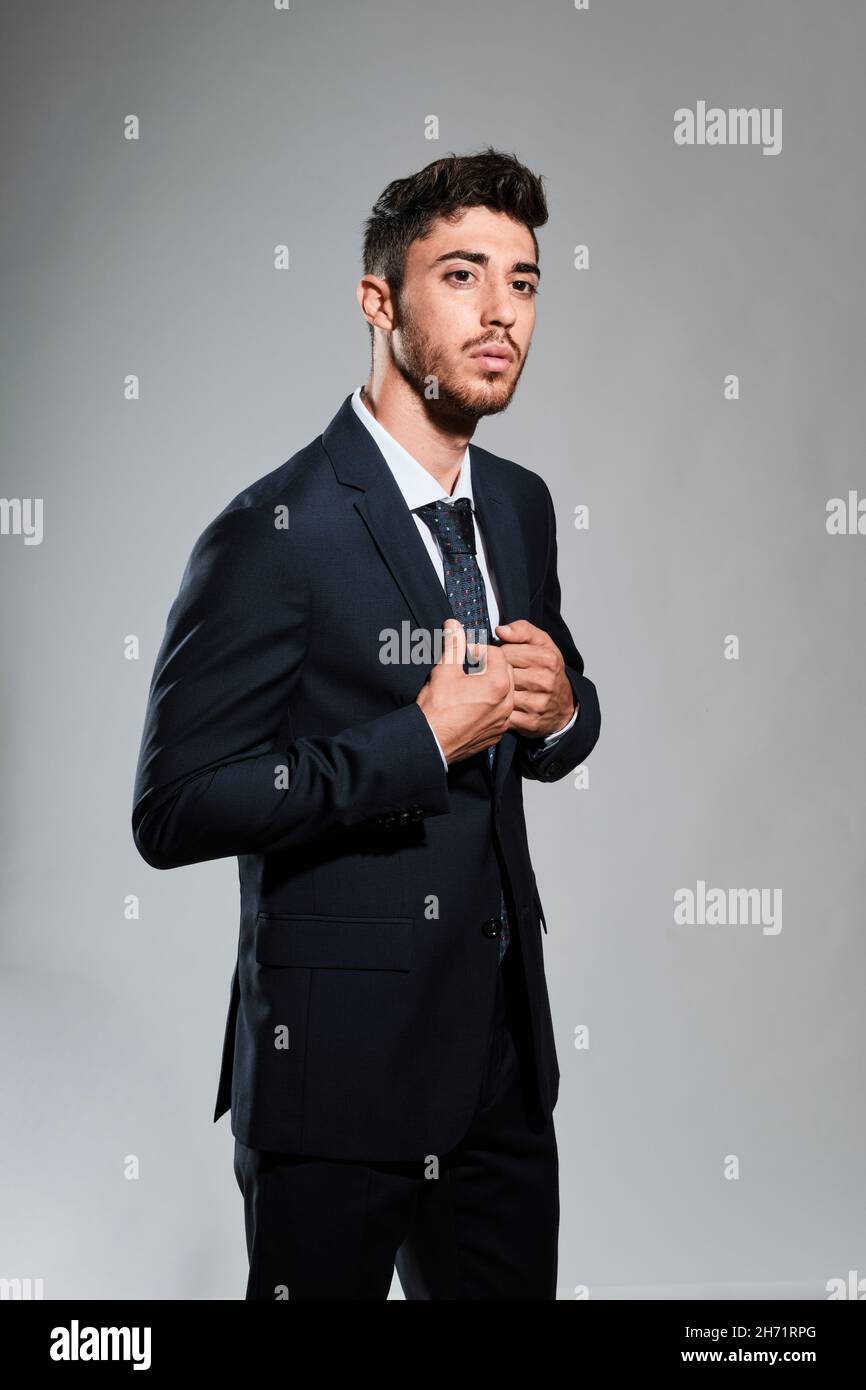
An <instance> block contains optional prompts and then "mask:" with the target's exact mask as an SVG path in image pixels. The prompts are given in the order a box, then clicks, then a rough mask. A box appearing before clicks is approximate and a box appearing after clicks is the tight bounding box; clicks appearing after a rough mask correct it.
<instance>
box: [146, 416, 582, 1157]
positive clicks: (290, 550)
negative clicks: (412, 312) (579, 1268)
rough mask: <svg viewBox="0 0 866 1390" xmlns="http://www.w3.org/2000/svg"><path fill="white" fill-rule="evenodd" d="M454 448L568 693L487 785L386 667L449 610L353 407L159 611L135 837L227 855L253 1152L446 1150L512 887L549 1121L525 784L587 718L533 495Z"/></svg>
mask: <svg viewBox="0 0 866 1390" xmlns="http://www.w3.org/2000/svg"><path fill="white" fill-rule="evenodd" d="M471 448H472V486H473V494H474V500H475V506H476V509H477V514H478V518H479V522H480V525H481V528H482V531H483V534H484V537H485V543H486V545H487V550H488V555H489V557H490V561H491V568H492V570H493V574H494V575H495V578H496V582H497V586H498V590H499V593H500V595H501V600H502V602H501V618H500V620H501V621H502V622H507V621H509V620H513V619H516V618H527V619H529V621H530V622H532V623H534V624H536V625H537V626H538V627H541V628H543V629H544V630H545V631H546V632H547V633H549V635H550V636H551V638H552V639H553V641H554V642H555V643H556V645H557V646H558V648H559V650H560V651H561V653H562V655H563V658H564V661H565V666H566V671H567V674H568V677H569V680H570V682H571V684H572V687H573V689H574V696H575V700H576V701H577V702H578V703H579V707H580V711H579V715H578V718H577V720H576V721H575V723H574V725H573V727H572V728H571V729H570V730H569V731H568V733H566V734H564V735H563V736H562V738H560V739H559V740H558V741H556V742H555V743H553V744H551V745H548V746H547V747H545V746H544V744H543V740H542V739H540V738H539V739H529V738H525V737H523V736H521V735H518V734H515V733H514V732H512V731H508V732H506V733H505V734H504V735H503V736H502V738H501V739H500V741H499V743H498V744H497V746H496V756H495V759H494V765H493V770H492V773H491V771H490V769H489V768H488V763H487V757H486V753H484V752H482V753H479V754H476V755H474V756H473V757H471V758H468V759H464V760H462V761H460V762H456V763H454V764H452V765H451V767H449V768H448V769H447V770H446V768H445V767H444V765H443V762H442V758H441V755H440V753H439V749H438V747H437V745H436V740H435V738H434V737H433V733H432V730H431V728H430V725H429V724H428V722H427V719H426V716H425V715H424V713H423V711H422V710H421V708H420V706H419V705H417V704H416V703H415V697H416V696H417V694H418V692H419V690H420V689H421V686H422V685H423V684H424V682H425V681H426V679H427V677H428V675H429V673H430V669H431V665H432V662H433V661H434V660H435V659H436V651H435V648H429V647H428V651H427V655H428V656H430V657H431V660H427V661H422V662H420V663H415V662H402V663H398V664H389V663H388V662H385V661H383V660H382V659H381V655H382V649H383V633H384V632H385V631H386V630H389V629H395V630H396V631H397V632H400V631H401V630H403V631H405V630H407V629H404V628H403V627H402V625H403V624H407V625H408V630H409V631H410V632H412V631H416V630H418V629H422V630H426V631H427V632H429V633H433V632H434V631H436V630H437V629H439V630H441V627H442V624H443V623H444V621H445V619H446V618H448V617H450V616H451V609H450V607H449V604H448V600H447V597H446V594H445V590H444V588H443V586H442V584H441V583H440V581H439V578H438V576H437V575H436V573H435V571H434V568H433V566H432V565H431V563H430V559H429V556H428V555H427V552H426V550H425V548H424V544H423V542H422V540H421V537H420V535H419V533H418V530H417V528H416V525H415V522H414V520H413V518H412V515H411V513H410V512H409V510H408V508H407V506H406V504H405V501H404V499H403V497H402V495H401V493H400V490H399V488H398V486H397V484H396V482H395V480H394V478H393V476H392V474H391V472H390V469H389V468H388V467H387V465H386V463H385V461H384V459H383V458H382V456H381V454H380V452H379V450H378V448H377V447H376V444H375V441H374V440H373V438H372V437H371V435H370V433H369V431H368V430H366V429H365V428H364V426H363V425H362V423H361V422H360V421H359V420H358V418H357V416H356V415H355V413H354V411H353V410H352V406H351V397H347V398H346V400H345V401H344V402H343V405H342V406H341V407H340V409H339V410H338V412H337V414H336V415H335V416H334V419H333V420H332V421H331V423H330V424H329V425H328V427H327V429H326V430H325V431H324V433H323V434H321V435H320V436H318V438H316V439H315V440H313V442H312V443H311V444H309V445H307V447H306V448H304V449H301V450H300V452H298V453H297V454H295V455H294V456H293V457H292V458H291V459H289V460H288V462H287V463H284V464H283V465H282V466H281V467H279V468H277V469H275V470H274V471H273V472H271V473H269V474H267V475H266V476H265V477H263V478H260V479H259V480H258V481H257V482H255V483H253V484H252V485H251V486H250V487H248V488H247V489H246V490H245V491H243V492H241V493H239V494H238V496H237V497H235V498H234V499H233V501H231V502H230V503H229V504H228V505H227V506H226V507H225V508H224V510H223V511H222V512H221V513H220V514H219V516H217V517H216V518H215V519H214V520H213V521H212V522H211V523H210V525H209V526H207V527H206V529H205V530H204V532H203V533H202V535H201V536H200V537H199V538H198V540H197V541H196V544H195V546H194V548H193V551H192V554H191V556H190V559H189V561H188V563H187V566H186V570H185V572H184V575H183V579H182V581H181V585H180V590H179V592H178V595H177V598H176V599H175V601H174V604H173V605H172V608H171V611H170V613H169V616H168V621H167V625H166V631H165V636H164V638H163V641H162V645H161V647H160V651H159V654H158V657H157V660H156V667H155V670H154V674H153V680H152V682H151V687H150V694H149V698H148V706H147V713H146V719H145V727H144V733H143V737H142V743H141V752H140V755H139V761H138V768H137V772H136V780H135V791H134V806H133V812H132V827H133V834H134V838H135V843H136V845H137V847H138V849H139V851H140V853H141V854H142V856H143V857H144V859H145V860H146V861H147V863H148V864H150V865H152V866H153V867H154V868H157V869H170V868H174V867H176V866H178V865H183V864H194V863H199V862H203V861H205V860H209V859H218V858H222V857H224V856H237V858H238V864H239V871H240V890H241V910H240V935H239V945H238V959H237V965H236V968H235V971H234V976H233V979H232V984H231V997H230V1004H229V1011H228V1020H227V1024H226V1030H225V1042H224V1048H223V1058H222V1069H221V1074H220V1079H219V1086H218V1094H217V1101H216V1107H215V1113H214V1119H215V1120H216V1119H219V1117H220V1115H222V1114H223V1113H224V1112H225V1111H226V1110H227V1109H229V1108H231V1127H232V1132H233V1134H234V1135H235V1136H236V1137H237V1138H239V1139H240V1140H241V1142H242V1143H244V1144H248V1145H251V1146H254V1147H257V1148H266V1149H276V1150H282V1151H284V1152H289V1153H295V1154H310V1155H318V1156H321V1157H331V1158H348V1159H357V1160H364V1159H369V1160H377V1159H381V1160H389V1159H393V1160H399V1159H418V1158H424V1157H425V1156H426V1155H428V1154H444V1153H446V1152H447V1151H448V1150H449V1149H450V1148H452V1147H453V1146H454V1145H455V1144H456V1143H457V1142H458V1141H459V1139H460V1138H461V1137H462V1135H463V1133H464V1132H465V1131H466V1129H467V1127H468V1125H469V1123H470V1121H471V1118H472V1116H473V1112H474V1109H475V1106H476V1104H477V1100H478V1094H479V1089H480V1086H481V1081H482V1071H483V1067H484V1061H485V1050H486V1044H487V1041H488V1037H489V1029H490V1025H491V1019H492V1010H493V1003H494V990H495V984H496V976H497V971H498V969H499V965H498V956H499V941H498V931H497V918H498V914H499V912H500V873H501V872H503V873H504V886H505V891H506V900H507V904H508V907H509V921H510V924H511V931H512V934H513V933H514V932H515V931H517V932H519V937H520V946H521V954H522V956H523V959H524V967H525V972H526V980H527V989H528V996H529V1005H530V1014H531V1024H532V1038H533V1043H534V1054H535V1065H536V1070H537V1081H538V1090H539V1096H540V1100H541V1105H542V1109H543V1111H544V1113H545V1114H549V1113H550V1111H551V1110H552V1109H553V1106H554V1104H555V1103H556V1099H557V1092H558V1085H559V1067H558V1064H557V1057H556V1048H555V1045H554V1037H553V1028H552V1023H551V1016H550V1005H549V1001H548V993H547V986H546V983H545V977H544V965H543V953H542V944H541V929H542V924H543V920H544V919H543V912H542V907H541V902H540V899H539V894H538V889H537V886H536V882H535V875H534V872H533V868H532V862H531V859H530V853H529V846H528V843H527V835H526V824H525V820H524V814H523V795H522V784H523V778H525V777H527V778H533V779H537V780H539V781H542V782H553V781H557V780H558V779H559V778H562V777H565V776H566V775H567V774H568V773H569V772H570V771H571V770H572V769H573V768H574V767H576V766H577V764H578V763H580V762H582V761H583V759H584V758H586V756H587V754H588V753H589V752H590V751H591V749H592V748H593V747H594V745H595V743H596V741H597V739H598V736H599V729H600V722H601V715H600V711H599V703H598V698H597V694H596V689H595V686H594V685H593V683H592V681H591V680H590V679H589V678H588V677H587V676H585V675H584V671H583V665H584V664H583V659H582V657H581V655H580V653H579V651H578V650H577V647H576V646H575V644H574V641H573V639H572V636H571V633H570V632H569V630H568V628H567V626H566V624H565V622H564V621H563V618H562V615H561V613H560V585H559V580H558V577H557V567H556V560H557V544H556V528H555V519H554V510H553V504H552V500H551V496H550V492H549V490H548V488H547V485H546V484H545V482H544V481H543V479H542V478H540V477H539V476H538V475H537V474H535V473H533V472H531V471H530V470H529V469H527V468H524V467H522V466H520V465H519V464H516V463H513V462H510V461H509V460H508V459H504V458H499V457H497V456H496V455H494V454H491V453H489V452H488V451H486V450H484V449H480V448H478V447H477V446H476V445H475V444H473V445H472V446H471ZM544 929H545V931H546V925H545V927H544Z"/></svg>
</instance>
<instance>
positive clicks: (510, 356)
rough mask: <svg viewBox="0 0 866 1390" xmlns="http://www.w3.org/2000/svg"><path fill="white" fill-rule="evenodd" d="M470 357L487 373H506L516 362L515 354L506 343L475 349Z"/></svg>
mask: <svg viewBox="0 0 866 1390" xmlns="http://www.w3.org/2000/svg"><path fill="white" fill-rule="evenodd" d="M470 356H471V357H473V358H474V359H475V361H476V362H479V363H480V364H481V366H482V367H483V368H484V370H485V371H487V372H504V371H505V369H506V367H508V366H510V364H511V363H512V362H513V361H514V353H513V352H512V351H511V348H510V347H506V346H505V344H504V343H485V344H484V345H483V347H479V348H475V349H474V351H473V352H471V353H470Z"/></svg>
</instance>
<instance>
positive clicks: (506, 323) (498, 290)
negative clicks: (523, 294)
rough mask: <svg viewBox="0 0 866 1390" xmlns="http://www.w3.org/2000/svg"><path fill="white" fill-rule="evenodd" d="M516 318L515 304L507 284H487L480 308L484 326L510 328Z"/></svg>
mask: <svg viewBox="0 0 866 1390" xmlns="http://www.w3.org/2000/svg"><path fill="white" fill-rule="evenodd" d="M516 318H517V306H516V305H515V303H514V300H513V299H512V298H511V294H510V292H509V288H508V286H507V285H495V284H488V286H487V289H486V293H485V296H484V300H483V304H482V309H481V322H482V323H483V324H484V326H485V328H496V327H500V328H510V327H511V326H512V324H513V323H514V321H515V320H516Z"/></svg>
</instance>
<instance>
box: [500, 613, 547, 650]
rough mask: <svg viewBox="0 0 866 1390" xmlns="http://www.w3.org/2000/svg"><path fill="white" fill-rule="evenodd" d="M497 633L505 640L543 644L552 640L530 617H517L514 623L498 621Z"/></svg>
mask: <svg viewBox="0 0 866 1390" xmlns="http://www.w3.org/2000/svg"><path fill="white" fill-rule="evenodd" d="M496 635H497V637H501V638H502V640H503V641H504V642H532V643H538V644H540V645H543V644H544V643H545V642H549V641H550V638H549V637H548V635H547V633H546V632H545V631H544V630H543V629H542V628H540V627H536V626H535V624H534V623H531V622H530V621H529V619H528V618H515V619H514V622H513V623H497V625H496Z"/></svg>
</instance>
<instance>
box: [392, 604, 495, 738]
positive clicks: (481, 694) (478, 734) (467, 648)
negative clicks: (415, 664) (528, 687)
mask: <svg viewBox="0 0 866 1390" xmlns="http://www.w3.org/2000/svg"><path fill="white" fill-rule="evenodd" d="M442 632H443V637H444V642H443V648H442V656H441V658H440V659H439V661H437V663H436V665H435V666H434V667H433V669H432V671H431V672H430V675H429V677H428V679H427V681H426V682H425V684H424V685H423V686H422V687H421V689H420V690H419V692H418V696H417V699H416V701H415V703H416V704H418V705H420V706H421V709H422V710H423V711H424V714H425V716H426V718H427V722H428V723H429V724H430V726H431V728H432V729H433V732H434V733H435V735H436V737H437V739H438V740H439V743H440V745H441V747H442V752H443V754H444V755H445V759H446V761H447V762H448V763H456V762H459V761H460V760H461V759H462V758H469V757H471V756H472V754H473V753H479V752H481V750H482V749H483V748H489V747H490V745H491V744H494V743H498V742H499V740H500V739H501V737H502V735H503V734H504V733H505V731H506V729H507V727H508V721H509V718H510V716H511V712H512V710H513V708H514V672H513V670H512V667H511V663H510V662H509V661H508V660H507V659H506V657H505V655H504V654H503V652H502V650H501V648H500V647H498V646H494V645H492V644H491V643H487V644H484V643H479V642H468V643H467V641H466V633H465V631H464V629H463V624H462V623H461V622H459V621H458V619H457V618H447V619H446V621H445V623H444V625H443V628H442ZM482 647H484V651H485V653H486V661H485V668H484V670H479V671H477V672H473V673H472V675H467V673H466V672H465V671H464V670H463V662H464V660H465V658H466V655H467V652H468V654H469V658H470V660H472V661H480V660H481V656H482V650H481V649H482Z"/></svg>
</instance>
